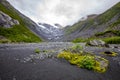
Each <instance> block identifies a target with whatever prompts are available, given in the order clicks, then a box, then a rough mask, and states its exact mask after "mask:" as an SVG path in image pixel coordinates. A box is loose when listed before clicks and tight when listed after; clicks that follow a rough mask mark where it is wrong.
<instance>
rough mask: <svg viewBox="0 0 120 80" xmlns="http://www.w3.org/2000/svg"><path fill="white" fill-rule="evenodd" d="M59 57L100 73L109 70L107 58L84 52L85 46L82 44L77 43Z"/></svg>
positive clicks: (58, 56)
mask: <svg viewBox="0 0 120 80" xmlns="http://www.w3.org/2000/svg"><path fill="white" fill-rule="evenodd" d="M57 58H64V59H66V60H67V61H69V62H70V64H72V65H77V66H78V67H80V68H85V69H88V70H94V71H97V72H100V73H102V72H105V71H106V70H107V67H108V63H109V62H108V60H107V59H105V58H102V57H100V56H96V55H93V54H90V53H87V52H84V51H83V47H82V46H80V45H75V46H73V47H72V48H70V49H67V50H64V51H63V52H61V53H59V54H58V55H57Z"/></svg>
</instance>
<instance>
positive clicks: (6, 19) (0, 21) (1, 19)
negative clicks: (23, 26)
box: [0, 11, 20, 28]
mask: <svg viewBox="0 0 120 80" xmlns="http://www.w3.org/2000/svg"><path fill="white" fill-rule="evenodd" d="M19 24H20V23H19V21H18V20H15V19H13V18H11V17H10V16H9V15H7V14H5V13H4V12H2V11H0V26H2V27H5V28H10V27H12V26H13V25H19Z"/></svg>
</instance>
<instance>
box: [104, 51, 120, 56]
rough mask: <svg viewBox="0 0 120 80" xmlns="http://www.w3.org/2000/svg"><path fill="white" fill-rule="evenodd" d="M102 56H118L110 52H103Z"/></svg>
mask: <svg viewBox="0 0 120 80" xmlns="http://www.w3.org/2000/svg"><path fill="white" fill-rule="evenodd" d="M102 54H105V55H107V56H111V57H115V56H117V55H118V53H116V52H112V51H105V52H102Z"/></svg>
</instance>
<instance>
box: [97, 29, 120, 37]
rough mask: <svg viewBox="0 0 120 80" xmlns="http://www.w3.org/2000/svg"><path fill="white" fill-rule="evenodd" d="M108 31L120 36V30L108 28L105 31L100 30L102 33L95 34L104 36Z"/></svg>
mask: <svg viewBox="0 0 120 80" xmlns="http://www.w3.org/2000/svg"><path fill="white" fill-rule="evenodd" d="M107 33H111V34H114V35H116V36H120V31H117V30H108V31H105V32H100V33H97V34H95V36H104V35H105V34H107Z"/></svg>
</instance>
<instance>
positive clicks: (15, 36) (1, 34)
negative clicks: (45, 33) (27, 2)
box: [0, 0, 41, 43]
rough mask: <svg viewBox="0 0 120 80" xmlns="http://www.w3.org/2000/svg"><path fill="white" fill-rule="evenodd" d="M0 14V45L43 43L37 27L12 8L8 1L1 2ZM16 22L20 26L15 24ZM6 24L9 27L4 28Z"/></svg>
mask: <svg viewBox="0 0 120 80" xmlns="http://www.w3.org/2000/svg"><path fill="white" fill-rule="evenodd" d="M0 12H1V14H0V43H6V42H41V39H40V33H39V32H38V31H37V28H36V26H37V25H36V24H35V23H34V22H33V21H32V20H30V19H29V18H27V17H26V16H24V15H23V14H21V13H20V12H19V11H17V10H16V9H15V8H14V7H12V6H11V5H10V4H9V3H8V2H7V1H6V0H0ZM1 17H2V18H1ZM6 18H7V19H6ZM7 20H8V21H7ZM12 21H13V22H12ZM15 21H17V22H18V23H19V24H13V23H14V22H15ZM6 24H7V27H5V26H4V25H6ZM8 24H9V25H8Z"/></svg>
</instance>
